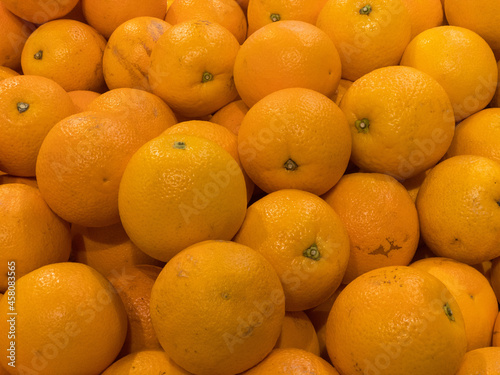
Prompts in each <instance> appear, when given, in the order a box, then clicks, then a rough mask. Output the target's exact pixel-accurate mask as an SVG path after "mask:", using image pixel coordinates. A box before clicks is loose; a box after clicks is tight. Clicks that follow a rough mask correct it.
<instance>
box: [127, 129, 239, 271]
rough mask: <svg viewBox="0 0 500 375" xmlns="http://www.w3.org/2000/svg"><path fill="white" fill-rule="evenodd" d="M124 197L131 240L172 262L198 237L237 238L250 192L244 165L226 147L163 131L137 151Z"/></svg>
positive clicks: (204, 139)
mask: <svg viewBox="0 0 500 375" xmlns="http://www.w3.org/2000/svg"><path fill="white" fill-rule="evenodd" d="M118 200H119V202H118V203H119V212H120V218H121V221H122V223H123V226H124V228H125V231H126V232H127V234H128V235H129V237H130V239H131V240H132V241H133V242H134V243H135V244H136V245H137V246H138V247H139V248H140V249H141V250H142V251H144V252H145V253H147V254H149V255H151V256H152V257H154V258H156V259H160V260H162V261H168V260H169V259H170V258H171V257H172V256H174V255H175V254H176V253H178V252H179V251H181V250H182V249H184V248H185V247H187V246H189V245H192V244H194V243H196V242H199V241H202V240H208V239H220V240H229V239H231V238H232V237H233V236H234V235H235V234H236V232H237V230H238V229H239V227H240V225H241V223H242V222H243V219H244V217H245V213H246V206H247V193H246V187H245V179H244V177H243V172H242V171H241V168H240V167H239V166H238V163H237V162H236V160H234V158H233V157H232V156H231V155H230V154H229V153H228V152H227V151H226V150H224V149H223V148H222V147H221V146H219V145H218V144H216V143H214V142H212V141H210V140H208V139H206V138H202V137H198V136H192V135H184V134H163V135H161V136H159V137H157V138H155V139H152V140H151V141H149V142H147V143H146V144H144V145H143V146H142V147H141V148H140V149H139V150H138V151H137V152H136V153H135V154H134V155H133V156H132V158H131V159H130V161H129V162H128V165H127V167H126V169H125V172H124V174H123V178H122V180H121V183H120V189H119V196H118Z"/></svg>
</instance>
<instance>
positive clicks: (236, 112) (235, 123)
mask: <svg viewBox="0 0 500 375" xmlns="http://www.w3.org/2000/svg"><path fill="white" fill-rule="evenodd" d="M248 110H249V108H248V106H247V105H246V104H245V102H244V101H243V100H241V99H238V100H235V101H232V102H230V103H228V104H226V105H225V106H224V107H222V108H221V109H219V110H218V111H217V112H215V113H214V114H213V116H212V117H210V120H209V121H210V122H215V123H216V124H219V125H222V126H224V127H225V128H227V129H229V130H231V131H232V132H233V133H234V134H236V135H238V131H239V130H240V126H241V123H242V121H243V118H244V117H245V115H246V114H247V112H248Z"/></svg>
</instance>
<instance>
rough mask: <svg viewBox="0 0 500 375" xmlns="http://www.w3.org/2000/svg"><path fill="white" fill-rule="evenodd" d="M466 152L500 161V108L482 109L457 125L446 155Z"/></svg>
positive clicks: (464, 153) (450, 155)
mask: <svg viewBox="0 0 500 375" xmlns="http://www.w3.org/2000/svg"><path fill="white" fill-rule="evenodd" d="M466 154H470V155H480V156H485V157H487V158H490V159H492V160H495V161H497V162H499V163H500V108H486V109H483V110H481V111H479V112H476V113H474V114H473V115H471V116H469V117H467V118H466V119H465V120H463V121H461V122H460V123H459V124H458V125H457V127H456V128H455V135H454V136H453V141H452V142H451V145H450V147H449V148H448V151H446V156H447V157H452V156H455V155H466Z"/></svg>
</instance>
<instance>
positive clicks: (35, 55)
mask: <svg viewBox="0 0 500 375" xmlns="http://www.w3.org/2000/svg"><path fill="white" fill-rule="evenodd" d="M33 57H34V58H35V60H41V59H42V57H43V51H42V50H40V51H38V52H37V53H35V54H34V55H33Z"/></svg>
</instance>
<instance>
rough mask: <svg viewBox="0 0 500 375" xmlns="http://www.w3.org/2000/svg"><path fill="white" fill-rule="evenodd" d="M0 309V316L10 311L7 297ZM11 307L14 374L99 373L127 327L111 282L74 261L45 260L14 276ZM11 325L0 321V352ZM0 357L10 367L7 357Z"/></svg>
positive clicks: (6, 342)
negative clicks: (14, 297) (57, 261)
mask: <svg viewBox="0 0 500 375" xmlns="http://www.w3.org/2000/svg"><path fill="white" fill-rule="evenodd" d="M0 311H1V313H2V315H3V316H8V312H10V311H12V310H11V309H10V305H9V303H8V300H7V299H6V298H2V299H1V300H0ZM15 312H16V313H17V314H18V315H17V316H19V319H17V318H16V319H15V322H16V324H15V335H16V339H15V342H16V344H15V367H16V371H15V372H17V373H21V372H23V373H29V374H32V373H36V374H40V375H49V374H50V375H67V374H73V375H84V374H100V373H101V372H102V371H104V369H105V368H106V367H108V366H109V365H110V364H111V363H112V362H113V360H114V359H115V357H116V355H117V354H118V352H119V351H120V348H121V346H122V344H123V341H124V340H125V335H126V332H127V314H126V312H125V308H124V307H123V304H122V302H121V300H120V297H119V296H118V295H117V294H116V291H115V289H114V288H113V286H112V285H111V283H110V282H109V281H108V280H107V279H106V278H105V277H104V276H102V275H101V274H100V273H99V272H97V271H96V270H94V269H93V268H91V267H89V266H86V265H84V264H79V263H70V262H64V263H54V264H49V265H46V266H43V267H40V268H38V269H36V270H34V271H32V272H30V273H28V274H27V275H24V276H23V277H20V278H19V279H17V282H16V300H15ZM20 317H22V319H21V318H20ZM10 324H11V323H9V322H8V321H7V319H3V320H2V322H0V332H1V334H0V346H1V347H2V350H3V351H4V352H8V350H9V349H8V348H9V345H11V343H10V340H9V338H8V331H9V327H10ZM0 361H1V363H2V366H3V367H4V368H11V367H7V363H8V362H10V360H9V359H8V358H7V356H5V355H3V356H2V358H1V359H0ZM11 373H13V372H11Z"/></svg>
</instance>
